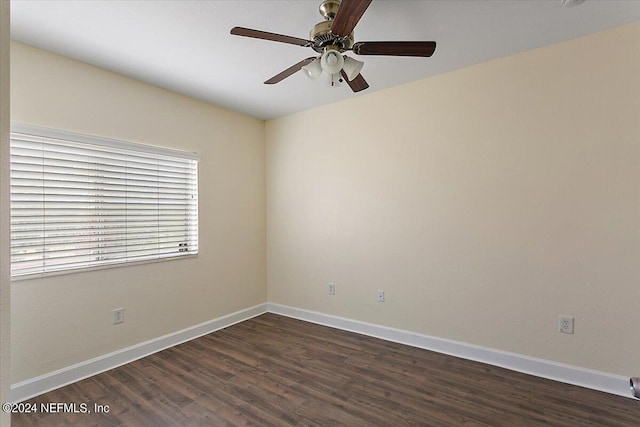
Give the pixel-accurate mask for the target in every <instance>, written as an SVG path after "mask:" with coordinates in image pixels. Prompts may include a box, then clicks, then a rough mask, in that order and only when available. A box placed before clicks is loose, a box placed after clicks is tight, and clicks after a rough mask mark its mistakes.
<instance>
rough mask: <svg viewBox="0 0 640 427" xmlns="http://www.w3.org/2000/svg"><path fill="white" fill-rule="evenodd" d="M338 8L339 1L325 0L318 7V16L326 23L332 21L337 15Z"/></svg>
mask: <svg viewBox="0 0 640 427" xmlns="http://www.w3.org/2000/svg"><path fill="white" fill-rule="evenodd" d="M339 7H340V1H339V0H325V1H323V2H322V3H320V7H319V8H318V10H319V11H320V15H322V17H323V18H324V19H326V20H327V21H331V20H333V18H335V17H336V14H337V13H338V8H339Z"/></svg>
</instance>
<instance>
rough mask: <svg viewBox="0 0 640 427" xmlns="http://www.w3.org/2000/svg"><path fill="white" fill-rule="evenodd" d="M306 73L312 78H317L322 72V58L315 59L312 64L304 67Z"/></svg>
mask: <svg viewBox="0 0 640 427" xmlns="http://www.w3.org/2000/svg"><path fill="white" fill-rule="evenodd" d="M302 70H303V71H304V74H305V75H306V76H307V77H309V78H312V79H317V78H318V77H320V74H322V66H321V65H320V58H316V59H314V60H313V61H312V62H311V63H310V64H307V65H305V66H304V67H302Z"/></svg>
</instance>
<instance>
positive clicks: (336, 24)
mask: <svg viewBox="0 0 640 427" xmlns="http://www.w3.org/2000/svg"><path fill="white" fill-rule="evenodd" d="M371 2H372V0H342V1H339V0H325V1H323V2H322V3H320V7H319V11H320V14H321V15H322V16H323V17H324V19H325V20H324V21H322V22H319V23H318V24H316V25H315V26H314V27H313V29H312V30H311V32H310V38H311V40H305V39H301V38H298V37H291V36H285V35H282V34H276V33H270V32H267V31H261V30H253V29H250V28H244V27H234V28H232V29H231V34H233V35H236V36H243V37H252V38H257V39H262V40H270V41H275V42H280V43H287V44H293V45H297V46H301V47H310V48H312V49H313V50H314V51H315V52H316V53H319V54H320V57H319V58H314V57H310V58H307V59H303V60H302V61H300V62H298V63H297V64H294V65H292V66H291V67H289V68H287V69H286V70H284V71H281V72H280V73H278V74H276V75H275V76H273V77H272V78H270V79H269V80H267V81H265V84H275V83H278V82H280V81H282V80H284V79H285V78H287V77H289V76H291V75H292V74H295V73H296V72H298V71H300V70H303V71H304V74H306V75H307V76H308V77H311V78H313V79H321V80H324V81H325V82H328V83H329V84H330V86H338V85H339V83H341V82H342V81H343V80H346V81H347V84H348V85H349V87H350V88H351V90H352V91H354V92H360V91H362V90H365V89H366V88H368V87H369V84H368V83H367V81H366V80H365V79H364V77H362V74H360V71H361V70H362V67H363V65H364V63H363V62H361V61H358V60H355V59H353V58H350V57H348V56H346V55H343V53H344V52H347V51H352V52H353V53H354V54H356V55H387V56H411V57H430V56H431V55H433V53H434V51H435V49H436V42H434V41H398V42H389V41H384V42H357V43H354V36H353V30H354V28H355V27H356V25H357V24H358V22H359V21H360V18H361V17H362V15H363V14H364V13H365V11H366V10H367V8H368V7H369V5H370V4H371Z"/></svg>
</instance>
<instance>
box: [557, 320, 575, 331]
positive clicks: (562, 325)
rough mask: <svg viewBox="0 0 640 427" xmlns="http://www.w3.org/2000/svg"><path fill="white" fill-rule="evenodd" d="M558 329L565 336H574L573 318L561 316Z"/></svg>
mask: <svg viewBox="0 0 640 427" xmlns="http://www.w3.org/2000/svg"><path fill="white" fill-rule="evenodd" d="M558 328H559V329H560V332H562V333H563V334H572V333H573V317H571V316H560V318H559V320H558Z"/></svg>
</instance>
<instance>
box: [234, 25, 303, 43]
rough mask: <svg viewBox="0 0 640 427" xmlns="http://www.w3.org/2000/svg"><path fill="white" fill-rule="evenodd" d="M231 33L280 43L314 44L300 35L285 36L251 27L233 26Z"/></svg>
mask: <svg viewBox="0 0 640 427" xmlns="http://www.w3.org/2000/svg"><path fill="white" fill-rule="evenodd" d="M231 34H233V35H234V36H243V37H253V38H254V39H262V40H270V41H274V42H280V43H288V44H295V45H297V46H312V45H313V42H312V41H311V40H305V39H300V38H298V37H291V36H283V35H282V34H276V33H269V32H267V31H260V30H252V29H251V28H244V27H233V28H232V29H231Z"/></svg>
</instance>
